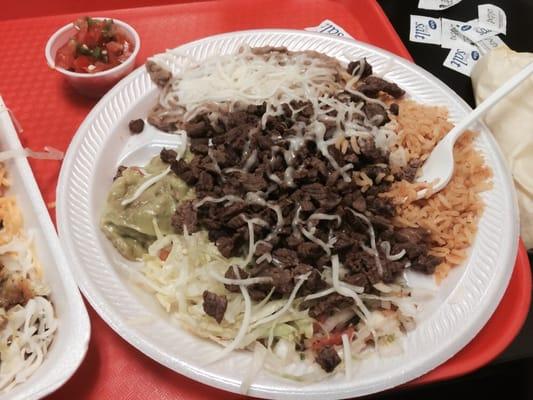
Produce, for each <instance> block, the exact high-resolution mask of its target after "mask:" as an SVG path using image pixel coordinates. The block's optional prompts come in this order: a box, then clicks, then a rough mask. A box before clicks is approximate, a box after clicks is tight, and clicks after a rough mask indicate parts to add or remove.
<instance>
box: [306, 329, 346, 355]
mask: <svg viewBox="0 0 533 400" xmlns="http://www.w3.org/2000/svg"><path fill="white" fill-rule="evenodd" d="M353 333H354V330H353V327H351V326H350V327H348V328H346V329H345V330H343V331H338V332H331V333H330V334H329V335H328V336H324V337H322V338H320V339H316V340H313V342H312V343H311V348H312V349H313V350H315V351H317V350H320V349H321V348H322V347H324V346H339V345H341V344H342V335H344V334H346V335H348V338H351V337H352V335H353Z"/></svg>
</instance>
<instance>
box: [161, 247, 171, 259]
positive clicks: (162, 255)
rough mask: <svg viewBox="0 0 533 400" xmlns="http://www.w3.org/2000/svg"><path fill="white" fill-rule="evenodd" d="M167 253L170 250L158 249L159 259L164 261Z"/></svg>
mask: <svg viewBox="0 0 533 400" xmlns="http://www.w3.org/2000/svg"><path fill="white" fill-rule="evenodd" d="M169 254H170V250H169V249H161V250H159V259H160V260H161V261H166V260H167V258H168V255H169Z"/></svg>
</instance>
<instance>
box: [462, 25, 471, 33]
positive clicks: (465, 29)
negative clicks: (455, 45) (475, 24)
mask: <svg viewBox="0 0 533 400" xmlns="http://www.w3.org/2000/svg"><path fill="white" fill-rule="evenodd" d="M470 29H472V26H471V25H463V26H461V30H462V31H463V32H464V31H468V30H470Z"/></svg>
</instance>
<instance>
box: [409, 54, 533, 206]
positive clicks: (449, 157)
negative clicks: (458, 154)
mask: <svg viewBox="0 0 533 400" xmlns="http://www.w3.org/2000/svg"><path fill="white" fill-rule="evenodd" d="M531 73H533V63H531V64H529V65H528V66H527V67H525V68H524V69H523V70H522V71H520V72H519V73H518V74H516V75H515V76H513V77H512V78H511V79H509V80H508V81H507V82H505V83H504V84H503V85H502V86H500V87H499V88H498V89H497V90H496V91H495V92H494V93H492V94H491V95H490V96H489V97H487V98H486V99H485V101H483V102H482V103H481V104H479V105H478V106H477V107H476V108H475V109H474V110H472V112H471V113H469V114H468V115H467V116H466V117H464V118H463V119H462V120H461V121H459V123H458V124H457V125H455V127H454V128H453V129H452V130H451V131H450V132H449V133H448V134H447V135H446V136H445V137H444V138H443V139H442V140H441V141H440V142H439V143H438V144H437V145H436V146H435V148H434V149H433V151H432V152H431V154H430V155H429V157H428V158H427V160H426V162H425V163H424V165H423V166H422V168H421V174H420V176H419V177H418V178H417V179H416V181H417V182H427V183H432V182H436V183H434V184H433V185H432V188H431V192H429V194H430V195H431V194H434V193H436V192H438V191H440V190H442V189H443V188H444V187H446V185H447V184H448V182H450V179H451V178H452V175H453V170H454V161H453V146H454V144H455V142H456V141H457V139H459V138H460V137H461V135H462V134H463V133H464V132H465V130H466V129H467V128H468V127H469V126H470V125H471V124H472V123H473V122H475V121H476V120H477V119H478V118H480V117H481V116H483V115H484V114H485V113H486V112H487V111H488V110H489V109H490V108H491V107H492V106H493V105H495V104H496V103H498V102H499V101H500V100H501V99H502V98H504V97H505V96H506V95H507V94H509V93H510V92H511V91H513V90H514V89H515V88H516V87H517V86H518V85H519V84H520V83H522V82H523V81H524V80H525V79H527V77H529V75H531ZM427 194H428V190H427V189H423V190H420V191H419V192H418V193H417V198H418V199H421V198H424V197H427V196H426V195H427Z"/></svg>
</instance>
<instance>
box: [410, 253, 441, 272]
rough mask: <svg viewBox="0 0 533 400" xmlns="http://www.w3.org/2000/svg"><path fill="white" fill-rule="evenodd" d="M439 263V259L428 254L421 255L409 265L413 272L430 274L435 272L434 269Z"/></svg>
mask: <svg viewBox="0 0 533 400" xmlns="http://www.w3.org/2000/svg"><path fill="white" fill-rule="evenodd" d="M440 263H441V259H440V258H439V257H435V256H432V255H429V254H421V255H420V256H419V257H418V258H417V259H416V261H415V262H414V263H413V264H412V265H411V268H412V269H414V270H415V271H420V272H423V273H425V274H432V273H434V272H435V268H436V267H437V265H439V264H440Z"/></svg>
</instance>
